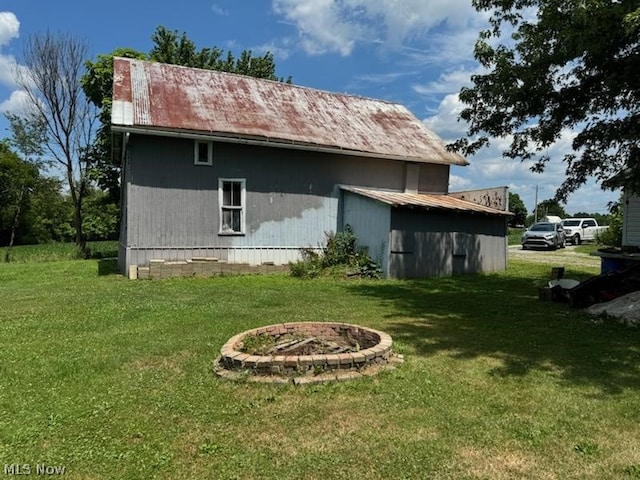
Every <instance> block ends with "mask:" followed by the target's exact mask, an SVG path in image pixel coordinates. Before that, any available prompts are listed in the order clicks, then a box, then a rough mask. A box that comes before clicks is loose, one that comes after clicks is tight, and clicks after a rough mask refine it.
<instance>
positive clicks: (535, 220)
mask: <svg viewBox="0 0 640 480" xmlns="http://www.w3.org/2000/svg"><path fill="white" fill-rule="evenodd" d="M533 208H534V210H535V213H534V214H533V223H538V185H536V203H535V205H534V207H533Z"/></svg>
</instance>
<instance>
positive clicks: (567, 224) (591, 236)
mask: <svg viewBox="0 0 640 480" xmlns="http://www.w3.org/2000/svg"><path fill="white" fill-rule="evenodd" d="M562 227H563V228H564V234H565V236H566V238H567V242H569V243H572V244H573V245H580V243H581V242H582V241H583V240H595V239H596V237H597V235H598V234H599V233H600V232H602V231H604V230H606V229H607V228H609V227H601V226H599V225H598V222H597V221H596V219H595V218H565V219H564V220H562Z"/></svg>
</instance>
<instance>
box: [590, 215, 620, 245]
mask: <svg viewBox="0 0 640 480" xmlns="http://www.w3.org/2000/svg"><path fill="white" fill-rule="evenodd" d="M596 242H597V243H598V244H600V245H606V246H608V247H621V246H622V211H621V210H620V208H617V209H616V210H615V211H612V212H611V218H610V220H609V228H607V229H606V230H604V231H602V232H600V233H599V234H598V235H597V236H596Z"/></svg>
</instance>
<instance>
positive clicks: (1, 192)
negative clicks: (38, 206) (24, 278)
mask: <svg viewBox="0 0 640 480" xmlns="http://www.w3.org/2000/svg"><path fill="white" fill-rule="evenodd" d="M37 176H38V170H37V169H36V168H35V167H34V166H33V165H30V164H29V163H28V162H25V161H23V160H21V159H20V157H19V156H18V155H17V154H16V153H15V152H13V151H12V150H11V149H10V147H9V145H8V144H7V142H5V141H2V142H0V235H1V236H3V237H7V239H6V240H5V241H3V243H5V242H6V243H7V249H6V251H5V256H4V260H5V261H6V262H8V261H9V258H10V255H11V247H12V246H13V243H14V241H15V236H16V230H17V229H18V225H19V222H20V218H21V214H22V213H23V212H24V209H25V205H26V202H27V199H28V198H27V197H28V192H29V191H30V190H31V188H32V187H33V184H34V182H35V180H36V177H37Z"/></svg>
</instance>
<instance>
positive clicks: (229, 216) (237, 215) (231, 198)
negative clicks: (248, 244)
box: [218, 178, 247, 235]
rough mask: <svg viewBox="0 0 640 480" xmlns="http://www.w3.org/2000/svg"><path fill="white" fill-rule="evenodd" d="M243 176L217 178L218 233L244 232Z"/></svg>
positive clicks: (244, 193) (244, 189) (244, 183)
mask: <svg viewBox="0 0 640 480" xmlns="http://www.w3.org/2000/svg"><path fill="white" fill-rule="evenodd" d="M245 185H246V181H245V179H244V178H220V179H219V180H218V204H219V205H220V234H223V235H241V234H244V213H245V204H246V196H247V192H246V188H245Z"/></svg>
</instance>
